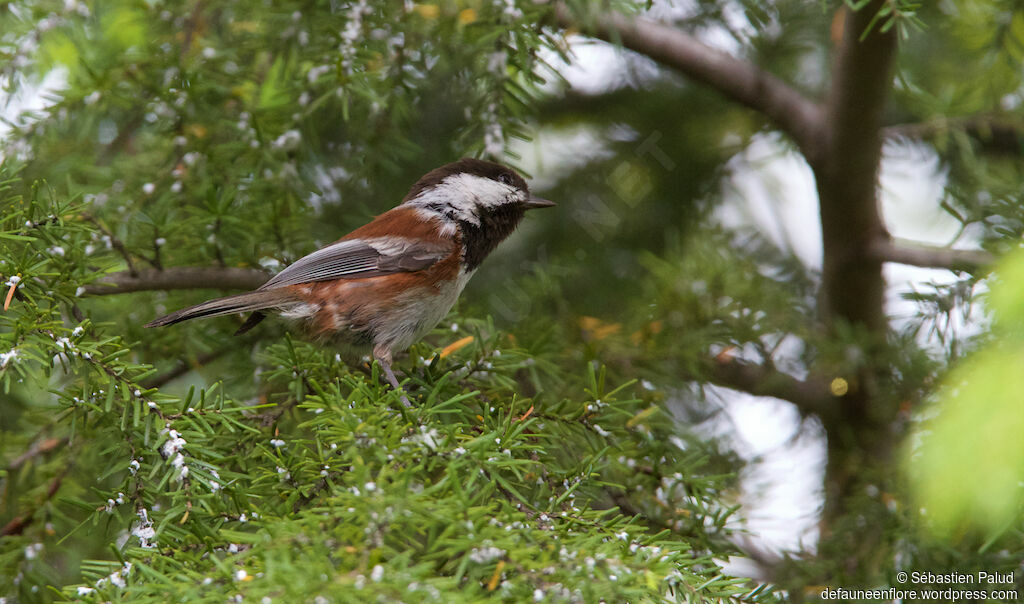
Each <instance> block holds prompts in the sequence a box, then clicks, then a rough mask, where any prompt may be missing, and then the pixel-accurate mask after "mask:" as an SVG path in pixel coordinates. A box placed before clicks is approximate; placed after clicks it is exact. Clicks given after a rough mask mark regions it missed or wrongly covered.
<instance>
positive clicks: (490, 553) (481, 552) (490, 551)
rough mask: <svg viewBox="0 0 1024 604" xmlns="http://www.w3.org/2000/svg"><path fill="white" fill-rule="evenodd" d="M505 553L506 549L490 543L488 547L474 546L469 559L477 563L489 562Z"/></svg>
mask: <svg viewBox="0 0 1024 604" xmlns="http://www.w3.org/2000/svg"><path fill="white" fill-rule="evenodd" d="M504 555H505V550H503V549H500V548H497V547H494V546H493V545H489V546H487V547H474V548H473V551H471V552H469V561H470V562H475V563H477V564H487V563H488V562H491V561H494V560H497V559H498V558H501V557H502V556H504Z"/></svg>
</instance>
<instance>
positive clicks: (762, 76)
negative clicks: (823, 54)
mask: <svg viewBox="0 0 1024 604" xmlns="http://www.w3.org/2000/svg"><path fill="white" fill-rule="evenodd" d="M555 12H556V15H557V18H558V21H559V23H560V24H561V25H562V26H563V27H571V28H577V29H580V30H581V31H583V32H585V33H587V34H590V35H593V36H594V37H597V38H599V39H601V40H605V41H608V42H618V43H621V44H622V46H624V47H626V48H628V49H630V50H634V51H636V52H639V53H641V54H643V55H646V56H648V57H650V58H652V59H654V60H655V61H658V62H660V63H662V64H664V65H667V66H669V67H672V68H673V69H676V70H678V71H680V72H681V73H683V74H684V75H687V76H689V77H691V78H693V79H694V80H697V81H698V82H701V83H703V84H706V85H708V86H710V87H712V88H714V89H715V90H718V91H719V92H721V93H722V94H724V95H725V96H727V97H729V98H731V99H732V100H734V101H736V102H738V103H739V104H741V105H744V106H746V107H749V108H751V109H754V110H755V111H759V112H761V113H763V114H764V115H765V116H767V117H768V118H769V119H770V120H772V121H773V122H775V124H776V125H778V127H779V128H781V129H782V130H783V131H784V132H786V133H787V134H788V135H789V136H791V137H792V138H793V140H794V141H795V142H796V144H797V146H799V147H800V149H801V151H802V152H803V153H804V155H806V156H807V157H808V158H810V157H815V156H817V154H818V141H819V136H818V132H819V130H820V127H821V122H822V110H821V108H820V107H819V106H818V105H817V104H816V103H815V102H813V101H811V100H810V99H808V98H807V97H805V96H804V95H802V94H801V93H800V92H798V91H797V90H796V89H794V88H792V87H791V86H789V85H788V84H786V83H785V82H783V81H782V80H780V79H779V78H777V77H775V76H773V75H772V74H770V73H768V72H766V71H764V70H762V69H760V68H758V67H757V66H756V65H754V64H752V63H749V62H747V61H744V60H741V59H737V58H736V57H733V56H730V55H728V54H726V53H724V52H721V51H719V50H715V49H714V48H711V47H710V46H707V45H705V44H704V43H702V42H700V41H699V40H697V39H696V38H694V37H693V36H691V35H689V34H687V33H685V32H683V31H681V30H679V29H677V28H675V27H671V26H669V25H665V24H663V23H658V22H657V21H652V20H650V19H644V18H630V17H626V16H623V15H619V14H617V13H607V14H603V15H599V16H598V17H597V18H596V19H595V20H594V21H593V25H590V23H587V22H582V21H580V20H579V19H577V18H576V17H575V16H574V15H573V14H572V12H571V11H570V10H569V9H568V8H566V6H565V5H564V4H561V3H558V4H557V5H556V9H555Z"/></svg>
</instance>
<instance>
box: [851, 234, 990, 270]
mask: <svg viewBox="0 0 1024 604" xmlns="http://www.w3.org/2000/svg"><path fill="white" fill-rule="evenodd" d="M869 251H870V254H871V256H872V257H874V258H875V259H877V260H878V261H880V262H896V263H899V264H909V265H911V266H922V267H925V268H945V269H949V270H951V271H966V272H969V273H971V272H975V271H978V270H981V269H984V268H985V267H987V266H989V265H991V264H992V263H993V262H994V261H995V256H993V255H992V254H990V253H988V252H986V251H984V250H959V249H954V248H948V247H938V246H933V245H925V244H921V243H914V242H910V241H899V240H897V241H893V240H891V239H880V240H878V241H875V242H874V243H873V244H872V245H871V248H870V250H869Z"/></svg>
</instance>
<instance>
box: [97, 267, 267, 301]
mask: <svg viewBox="0 0 1024 604" xmlns="http://www.w3.org/2000/svg"><path fill="white" fill-rule="evenodd" d="M268 278H269V276H268V275H267V274H266V273H264V272H263V271H260V270H256V269H251V268H230V267H223V268H222V267H177V268H168V269H164V270H162V271H161V270H155V269H153V270H144V271H137V272H136V274H134V275H133V274H132V273H131V272H130V271H122V272H118V273H111V274H109V275H106V276H104V277H101V278H100V279H97V280H96V281H94V282H93V283H91V284H89V285H87V286H86V288H85V293H87V294H89V295H92V296H104V295H109V294H124V293H129V292H141V291H169V290H172V289H256V288H257V287H259V286H261V285H263V284H264V283H266V281H267V279H268Z"/></svg>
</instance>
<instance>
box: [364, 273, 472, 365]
mask: <svg viewBox="0 0 1024 604" xmlns="http://www.w3.org/2000/svg"><path fill="white" fill-rule="evenodd" d="M474 272H476V271H475V270H472V271H466V270H461V271H459V275H458V277H456V278H455V280H453V281H449V282H447V283H446V284H444V285H442V286H441V288H440V289H439V290H437V292H436V293H434V292H431V294H432V295H426V296H425V295H423V291H422V290H420V291H409V292H405V293H403V294H400V295H399V296H398V297H397V298H396V299H395V304H394V306H393V307H392V308H391V309H389V310H388V311H387V312H385V313H381V315H382V316H381V318H380V322H379V323H378V326H377V330H376V337H375V343H376V344H377V345H378V346H379V345H384V346H387V347H388V349H390V350H392V351H394V352H399V351H401V350H405V349H406V348H408V347H409V346H412V345H413V344H414V343H415V342H416V341H417V340H419V339H420V338H422V337H423V336H425V335H426V334H427V332H429V331H430V330H431V329H433V328H434V327H435V326H436V325H437V324H438V323H439V322H440V321H441V319H443V318H444V317H445V315H447V314H448V312H449V311H450V310H451V309H452V306H454V305H455V302H456V300H458V299H459V294H461V293H462V290H463V288H465V287H466V283H468V282H469V280H470V278H471V277H472V276H473V273H474Z"/></svg>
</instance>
